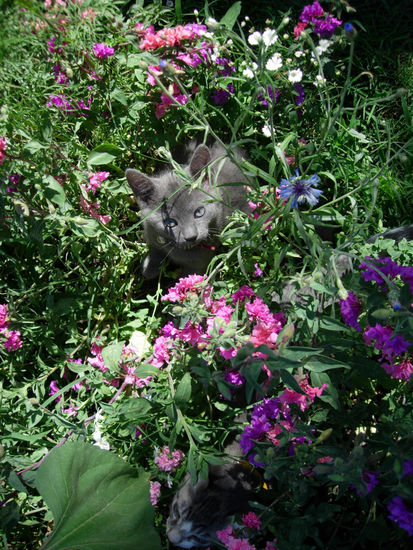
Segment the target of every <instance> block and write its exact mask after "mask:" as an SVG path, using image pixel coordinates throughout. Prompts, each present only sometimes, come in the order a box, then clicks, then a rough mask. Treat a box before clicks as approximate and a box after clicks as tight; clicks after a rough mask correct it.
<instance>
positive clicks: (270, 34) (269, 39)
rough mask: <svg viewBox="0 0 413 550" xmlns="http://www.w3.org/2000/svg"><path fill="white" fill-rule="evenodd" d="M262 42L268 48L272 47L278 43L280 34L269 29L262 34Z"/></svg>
mask: <svg viewBox="0 0 413 550" xmlns="http://www.w3.org/2000/svg"><path fill="white" fill-rule="evenodd" d="M262 40H263V41H264V44H265V45H266V46H267V47H268V46H271V45H272V44H275V43H276V42H277V40H278V34H277V33H276V31H275V30H274V29H267V30H266V31H264V32H263V33H262Z"/></svg>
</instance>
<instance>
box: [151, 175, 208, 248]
mask: <svg viewBox="0 0 413 550" xmlns="http://www.w3.org/2000/svg"><path fill="white" fill-rule="evenodd" d="M154 183H155V185H156V182H154ZM173 183H178V182H173ZM175 186H176V185H173V184H172V185H168V186H167V188H166V189H165V193H164V194H167V193H168V194H169V193H171V191H172V189H173V188H174V187H175ZM177 189H179V187H177ZM173 193H174V191H172V193H171V194H172V195H173V196H170V195H169V196H164V197H162V198H161V204H162V205H161V207H160V208H158V209H157V210H155V211H152V212H151V213H150V214H149V216H148V217H147V218H146V227H147V228H148V227H150V228H151V229H152V231H153V232H154V233H156V235H157V236H158V237H157V239H158V244H160V245H163V244H165V243H169V244H172V245H173V246H174V247H176V248H180V249H184V250H188V249H192V248H196V247H199V246H202V245H203V244H205V243H207V242H209V241H211V240H212V239H213V238H214V236H215V233H216V231H214V229H215V225H216V223H215V218H216V204H213V203H211V202H209V199H208V195H207V194H206V193H204V192H203V191H201V190H200V189H194V190H192V191H189V190H188V189H187V188H185V187H184V188H183V189H181V190H179V191H175V194H173ZM142 213H143V215H145V211H144V210H143V211H142Z"/></svg>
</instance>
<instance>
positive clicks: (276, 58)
mask: <svg viewBox="0 0 413 550" xmlns="http://www.w3.org/2000/svg"><path fill="white" fill-rule="evenodd" d="M282 64H283V61H282V57H281V54H279V53H275V54H274V55H273V56H272V57H270V58H269V60H268V61H267V63H266V64H265V67H266V69H268V70H269V71H277V70H278V69H279V68H280V67H282Z"/></svg>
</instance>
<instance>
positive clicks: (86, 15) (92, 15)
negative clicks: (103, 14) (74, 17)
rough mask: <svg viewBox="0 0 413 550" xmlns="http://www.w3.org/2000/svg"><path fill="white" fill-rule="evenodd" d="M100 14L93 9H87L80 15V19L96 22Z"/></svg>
mask: <svg viewBox="0 0 413 550" xmlns="http://www.w3.org/2000/svg"><path fill="white" fill-rule="evenodd" d="M97 14H98V12H97V11H96V10H94V9H93V8H87V9H86V10H83V11H82V13H81V14H80V17H81V18H82V19H89V20H90V21H94V20H95V19H96V16H97Z"/></svg>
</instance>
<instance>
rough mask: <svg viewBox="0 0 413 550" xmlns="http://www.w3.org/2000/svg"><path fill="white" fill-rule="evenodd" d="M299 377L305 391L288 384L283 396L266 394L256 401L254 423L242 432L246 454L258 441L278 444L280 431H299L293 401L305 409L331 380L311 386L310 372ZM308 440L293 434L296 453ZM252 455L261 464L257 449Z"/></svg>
mask: <svg viewBox="0 0 413 550" xmlns="http://www.w3.org/2000/svg"><path fill="white" fill-rule="evenodd" d="M296 379H297V381H298V383H299V385H300V387H301V389H302V390H303V392H304V393H303V394H301V393H298V392H295V391H293V390H291V389H289V388H286V389H285V390H284V391H283V392H282V393H281V395H280V396H279V397H273V398H266V399H264V400H263V401H261V402H260V403H257V404H255V405H254V408H253V412H252V414H251V423H250V424H249V425H247V426H246V427H245V428H244V431H243V433H242V435H241V440H240V445H241V448H242V450H243V452H244V454H246V455H248V453H250V452H251V451H252V450H253V449H254V446H255V442H257V441H267V442H271V443H272V444H273V445H274V446H276V447H277V446H278V444H279V439H278V436H279V435H280V434H282V433H285V432H290V433H292V432H294V431H295V427H296V422H297V420H296V419H295V420H294V419H293V418H292V416H291V411H290V405H291V404H292V403H295V404H296V405H298V407H299V409H300V410H301V411H305V410H306V409H308V407H309V406H310V405H311V403H313V402H314V400H315V398H316V397H319V396H320V395H322V393H323V391H324V389H325V388H326V387H327V384H323V385H322V386H321V387H312V386H310V385H309V383H308V377H307V375H305V376H296ZM305 441H307V438H302V437H298V438H296V437H292V438H291V439H290V443H291V445H292V446H291V447H290V451H291V454H294V446H295V445H297V444H301V443H304V442H305ZM310 443H311V441H310ZM248 459H249V461H250V462H251V463H252V464H255V465H260V463H259V462H257V459H256V455H254V454H253V453H252V454H249V455H248Z"/></svg>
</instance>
